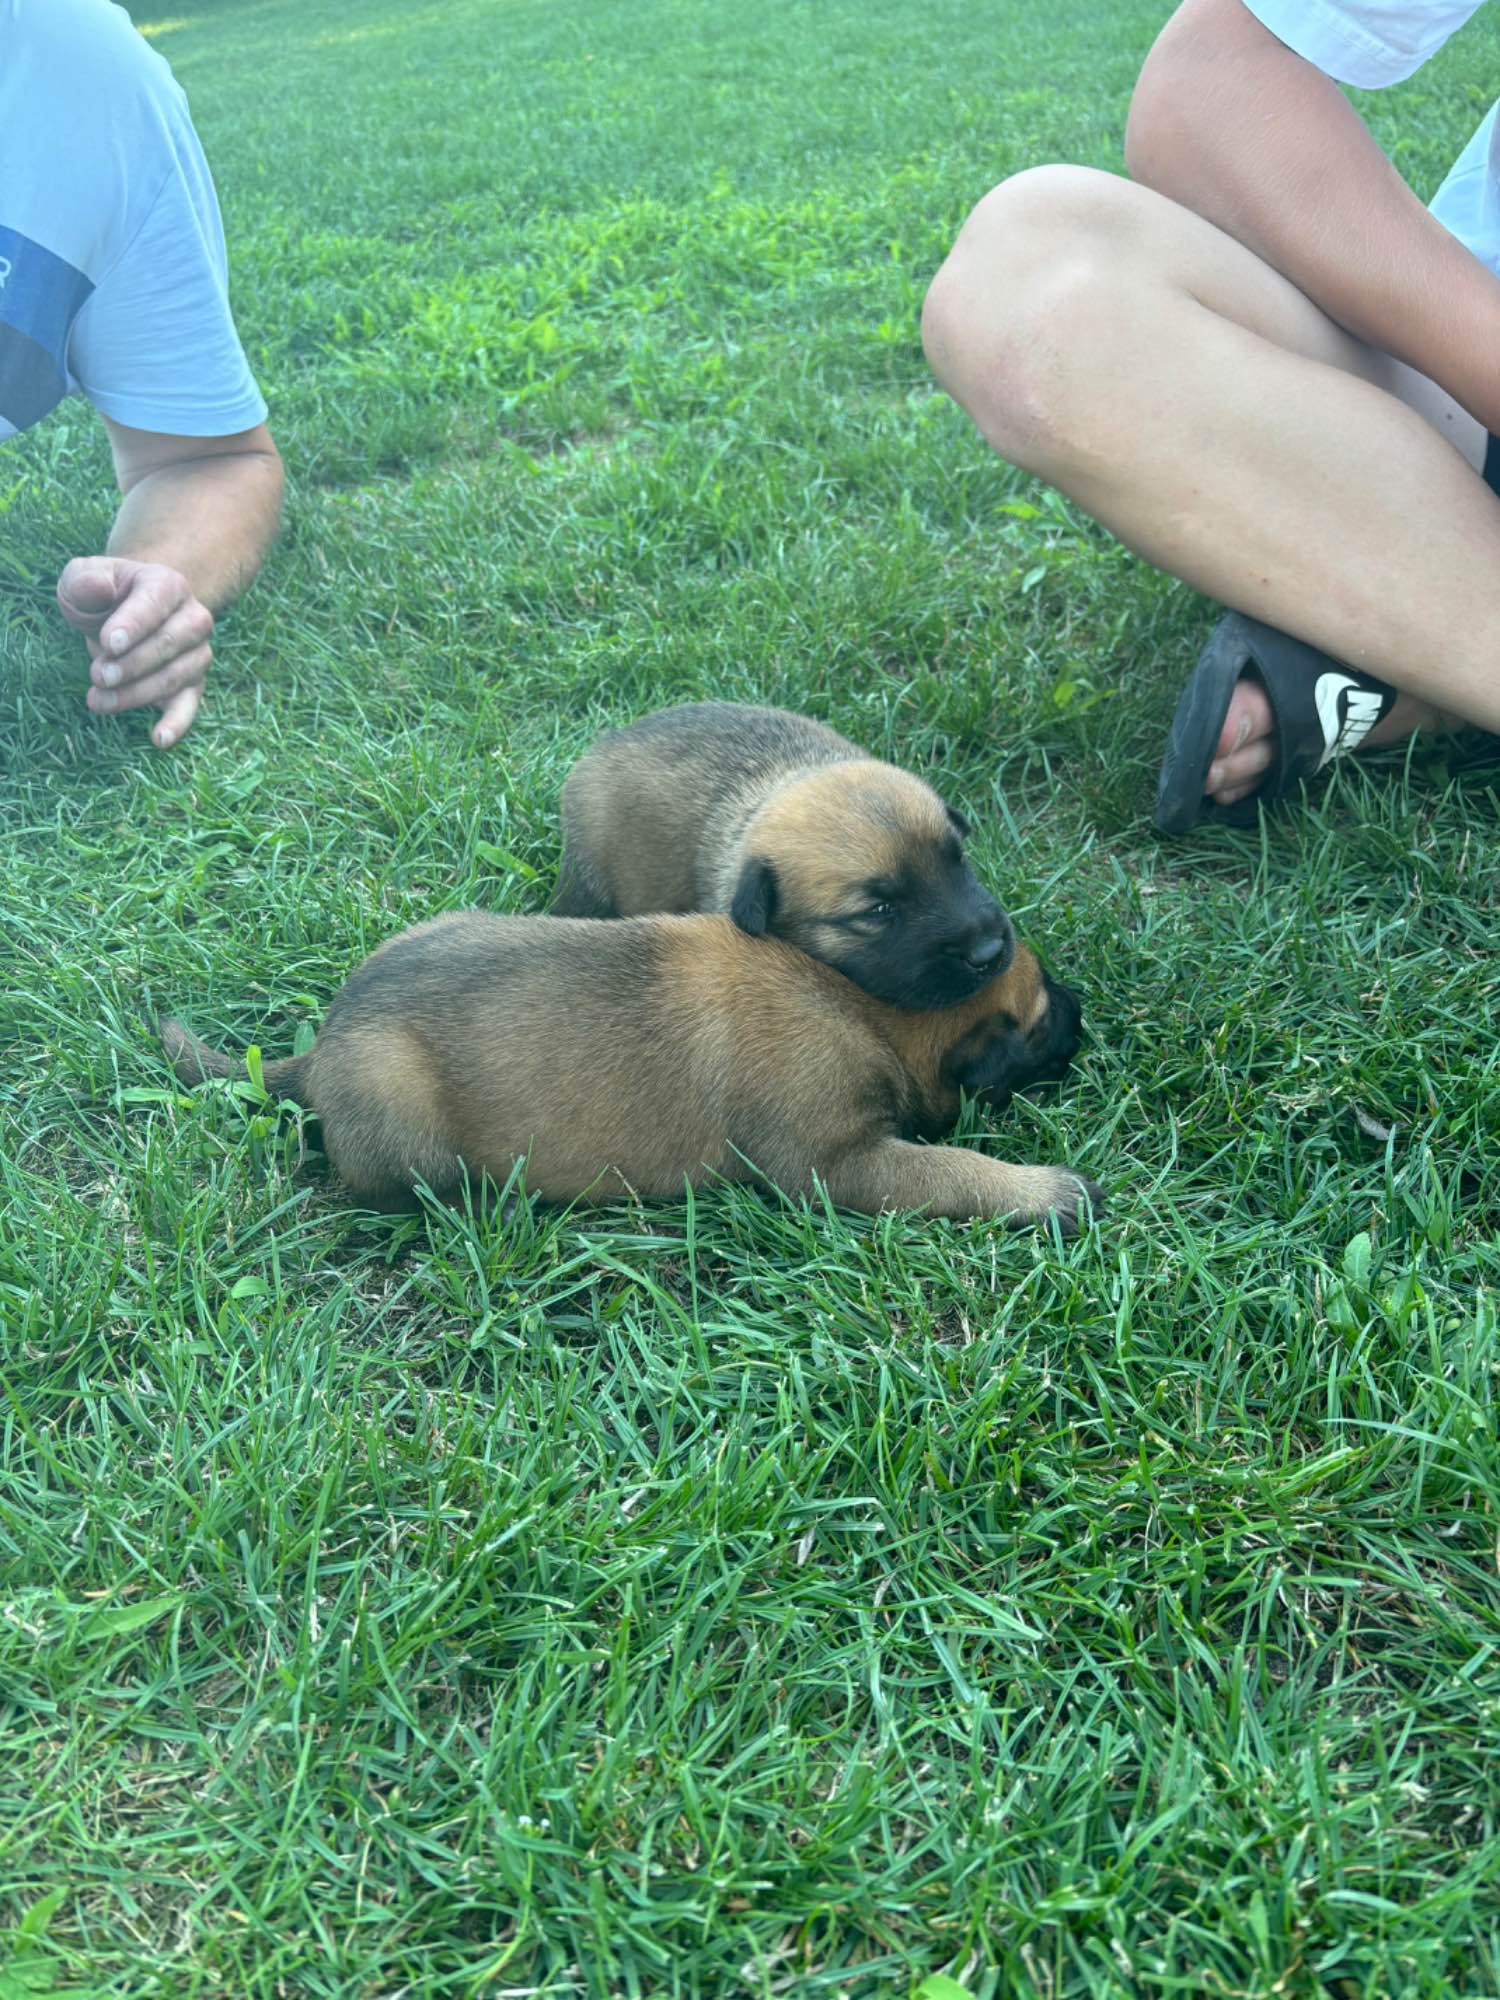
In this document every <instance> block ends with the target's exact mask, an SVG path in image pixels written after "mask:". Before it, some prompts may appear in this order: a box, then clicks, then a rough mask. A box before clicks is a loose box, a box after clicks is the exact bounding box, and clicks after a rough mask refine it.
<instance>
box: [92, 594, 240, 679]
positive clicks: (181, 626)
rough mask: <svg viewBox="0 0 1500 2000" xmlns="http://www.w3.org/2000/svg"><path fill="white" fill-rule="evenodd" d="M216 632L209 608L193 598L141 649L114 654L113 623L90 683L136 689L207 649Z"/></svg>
mask: <svg viewBox="0 0 1500 2000" xmlns="http://www.w3.org/2000/svg"><path fill="white" fill-rule="evenodd" d="M213 629H214V615H213V613H212V612H211V611H210V610H209V608H208V606H207V605H206V604H200V603H199V602H198V600H197V598H196V597H190V598H189V599H188V600H187V602H186V603H185V604H181V605H179V606H178V607H177V609H176V610H175V611H173V612H172V613H171V614H170V615H169V617H168V618H167V619H166V622H165V623H164V624H162V625H159V626H158V627H157V628H156V630H155V631H154V632H148V633H147V634H146V636H145V637H144V638H143V639H142V640H141V642H140V644H139V645H136V646H132V647H131V648H130V650H129V651H128V652H119V651H115V652H111V651H110V650H109V641H110V639H111V638H112V637H113V635H114V630H115V621H114V620H113V619H111V620H110V622H109V624H108V625H107V626H106V627H105V630H104V641H105V649H104V651H103V652H102V654H101V656H100V658H99V659H98V660H96V661H95V663H94V666H93V669H92V672H91V674H90V679H91V680H92V681H93V683H94V686H95V687H100V688H113V687H119V688H123V687H131V686H134V685H135V684H136V683H137V682H138V681H141V680H143V679H145V678H146V677H147V676H148V675H150V674H154V673H156V672H158V671H159V670H160V669H161V668H162V667H166V666H170V664H171V663H172V661H173V660H174V659H176V658H177V657H178V655H179V654H181V653H190V652H192V651H193V649H194V648H195V647H197V646H203V645H206V644H207V643H208V637H209V634H210V633H211V632H212V631H213Z"/></svg>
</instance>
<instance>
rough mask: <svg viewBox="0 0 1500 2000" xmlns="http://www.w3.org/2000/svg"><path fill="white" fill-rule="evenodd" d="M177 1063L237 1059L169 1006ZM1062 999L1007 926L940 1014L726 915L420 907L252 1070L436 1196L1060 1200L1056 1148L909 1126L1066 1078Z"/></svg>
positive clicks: (181, 1072)
mask: <svg viewBox="0 0 1500 2000" xmlns="http://www.w3.org/2000/svg"><path fill="white" fill-rule="evenodd" d="M161 1032H162V1039H163V1042H164V1044H165V1046H166V1049H167V1052H168V1054H169V1056H170V1057H171V1058H172V1060H173V1063H174V1066H175V1068H176V1071H177V1074H178V1076H179V1077H181V1078H182V1080H183V1081H184V1082H186V1083H195V1082H197V1081H198V1080H199V1079H200V1078H201V1077H203V1076H229V1075H236V1074H241V1073H242V1072H243V1068H244V1065H243V1061H242V1060H241V1059H240V1058H237V1057H230V1056H226V1055H220V1054H218V1053H216V1052H215V1051H213V1050H211V1049H207V1048H205V1047H204V1045H203V1044H202V1043H201V1042H198V1041H196V1040H195V1039H194V1038H193V1037H192V1036H191V1035H189V1034H188V1033H187V1032H186V1030H185V1029H184V1028H182V1027H181V1025H180V1024H179V1023H178V1022H176V1021H173V1020H170V1019H168V1020H164V1021H163V1022H162V1024H161ZM1078 1040H1079V1020H1078V1003H1077V1001H1076V1000H1075V999H1074V997H1073V995H1072V994H1071V993H1069V992H1068V991H1067V989H1066V988H1064V987H1061V986H1058V985H1055V984H1054V983H1053V982H1052V981H1051V980H1050V979H1049V978H1048V977H1047V975H1046V974H1045V973H1044V972H1043V970H1042V968H1041V967H1040V965H1039V964H1038V963H1037V961H1036V959H1035V957H1034V956H1033V955H1032V953H1031V952H1030V951H1028V950H1027V949H1026V947H1025V946H1018V947H1016V948H1015V951H1014V955H1013V958H1012V961H1011V963H1010V965H1009V966H1008V968H1007V969H1006V971H1005V972H1004V973H1002V974H1001V975H999V976H998V977H996V978H992V979H991V980H990V981H989V982H988V984H987V985H986V986H985V987H984V989H983V991H982V992H980V993H978V994H976V995H975V996H973V997H972V998H971V999H969V1000H967V1001H965V1002H961V1003H959V1004H958V1005H956V1006H953V1007H949V1008H946V1009H944V1010H942V1011H939V1012H929V1013H914V1012H911V1011H907V1010H902V1009H899V1008H895V1007H890V1006H886V1005H884V1004H882V1003H881V1002H880V1001H877V1000H874V999H872V998H870V996H869V995H868V994H866V993H863V992H861V991H860V989H859V988H858V987H857V986H855V985H854V984H853V983H852V982H851V981H849V980H848V979H844V978H841V977H840V976H839V975H838V974H837V973H835V972H833V971H831V970H830V969H829V968H828V967H827V966H824V965H820V964H818V963H817V962H816V961H815V960H813V959H810V958H808V957H806V956H805V955H804V954H803V953H802V952H800V951H797V950H795V949H794V948H792V947H791V946H789V945H785V944H781V943H779V942H778V941H776V940H774V939H752V938H749V937H746V936H745V934H744V933H743V932H742V931H740V930H738V929H737V928H736V927H735V926H734V925H733V924H732V923H731V922H729V921H728V920H727V919H726V918H724V917H717V916H669V917H638V918H631V919H626V920H624V921H619V922H610V923H593V922H588V921H566V920H561V919H558V918H555V917H497V916H488V915H483V914H480V913H477V912H473V911H468V912H462V913H459V914H455V915H450V916H446V917H438V918H436V919H434V920H433V921H432V922H431V923H426V924H419V925H418V926H417V927H416V928H415V929H414V930H409V931H404V932H402V934H401V935H400V936H398V937H395V938H393V939H391V941H390V942H389V943H388V944H385V945H382V946H381V948H380V949H379V950H378V951H376V952H375V953H374V954H373V955H372V956H371V957H370V958H368V959H366V960H365V962H364V964H363V965H361V966H360V967H359V968H358V969H357V970H356V971H355V973H354V974H353V975H352V977H351V978H350V979H349V980H348V982H347V983H346V984H345V986H344V987H343V989H342V991H341V992H340V993H339V994H338V995H337V996H336V998H335V999H334V1001H333V1004H332V1006H331V1007H330V1009H329V1012H328V1016H327V1019H326V1020H325V1021H324V1023H323V1027H322V1030H321V1032H320V1033H319V1035H318V1038H317V1041H316V1043H315V1044H314V1046H313V1047H312V1048H311V1049H310V1050H309V1051H308V1052H307V1054H306V1055H303V1056H297V1057H293V1058H292V1059H290V1060H289V1061H283V1062H268V1063H266V1064H265V1067H264V1074H265V1081H266V1085H267V1087H268V1089H269V1090H271V1091H272V1092H273V1093H275V1094H277V1095H286V1096H290V1097H293V1098H295V1099H296V1100H298V1101H299V1102H301V1103H303V1104H306V1105H307V1106H309V1107H310V1109H311V1110H312V1111H314V1112H315V1113H316V1115H317V1117H318V1119H319V1120H320V1122H321V1124H322V1128H323V1142H324V1146H325V1149H326V1151H327V1153H328V1156H329V1158H330V1159H331V1160H332V1162H333V1164H334V1166H335V1167H336V1168H337V1169H338V1171H339V1173H340V1174H341V1175H342V1177H343V1179H344V1181H345V1182H346V1184H347V1186H348V1187H349V1189H350V1191H351V1193H352V1194H354V1195H355V1196H356V1197H357V1198H359V1199H360V1200H363V1201H366V1202H369V1203H372V1204H374V1205H376V1206H380V1207H397V1206H403V1205H406V1204H408V1203H409V1202H410V1199H411V1190H412V1187H413V1185H414V1183H416V1182H425V1183H426V1184H427V1186H429V1187H430V1188H431V1189H432V1190H433V1191H434V1192H435V1193H436V1194H438V1195H440V1196H442V1195H449V1194H452V1193H454V1192H455V1191H456V1190H457V1189H458V1188H459V1186H460V1185H461V1184H462V1181H463V1177H464V1173H465V1170H467V1171H468V1172H469V1173H471V1174H473V1175H474V1176H475V1177H476V1178H477V1177H478V1176H479V1175H480V1174H487V1175H488V1176H489V1177H490V1179H491V1180H493V1181H495V1182H497V1183H503V1182H504V1181H505V1179H506V1178H507V1177H508V1175H509V1174H510V1172H511V1170H512V1168H513V1167H514V1166H515V1164H516V1162H517V1161H518V1160H520V1159H521V1158H523V1157H525V1159H526V1161H527V1167H526V1175H527V1185H528V1187H529V1188H530V1189H531V1191H532V1192H533V1193H536V1194H539V1195H541V1196H543V1197H544V1198H546V1199H548V1200H558V1201H567V1200H575V1199H582V1200H587V1201H607V1200H611V1199H614V1198H617V1197H618V1196H620V1195H621V1194H624V1193H626V1192H635V1193H637V1194H640V1195H656V1196H666V1197H672V1196H680V1195H681V1193H682V1191H683V1187H684V1184H685V1183H690V1184H692V1185H694V1186H699V1185H703V1184H705V1183H707V1182H709V1181H714V1180H719V1181H746V1182H752V1183H760V1184H762V1185H770V1186H774V1187H778V1188H782V1189H784V1190H786V1191H787V1192H789V1193H794V1194H803V1193H808V1192H811V1190H812V1188H813V1185H814V1180H815V1178H816V1180H818V1181H820V1182H821V1183H822V1185H823V1186H824V1187H825V1188H826V1189H827V1191H828V1193H829V1195H830V1196H831V1197H832V1199H833V1200H834V1201H836V1202H838V1203H840V1204H842V1205H843V1206H845V1207H847V1208H854V1209H863V1210H866V1211H870V1212H874V1211H877V1210H881V1209H915V1210H920V1211H923V1212H925V1213H927V1214H929V1215H948V1216H976V1215H990V1216H1005V1217H1009V1218H1011V1219H1013V1220H1014V1221H1017V1222H1029V1221H1037V1220H1041V1219H1043V1218H1045V1217H1047V1216H1051V1215H1056V1217H1057V1218H1058V1221H1059V1223H1060V1224H1061V1226H1062V1227H1063V1228H1064V1229H1065V1230H1072V1229H1073V1228H1074V1227H1075V1226H1076V1221H1077V1216H1078V1212H1079V1210H1080V1208H1081V1207H1082V1206H1084V1205H1085V1204H1087V1203H1096V1202H1097V1190H1096V1189H1094V1188H1093V1187H1092V1186H1091V1184H1090V1183H1088V1182H1087V1181H1085V1180H1083V1179H1082V1178H1080V1177H1079V1176H1078V1175H1076V1174H1073V1173H1069V1172H1067V1171H1065V1170H1064V1169H1061V1168H1056V1167H1031V1166H1010V1165H1007V1164H1005V1163H1004V1162H1002V1161H999V1160H993V1159H990V1158H988V1157H987V1156H986V1155H984V1154H982V1153H977V1152H970V1151H968V1150H967V1149H964V1148H961V1147H953V1146H932V1145H918V1144H915V1143H913V1142H914V1141H915V1140H916V1139H918V1138H929V1137H934V1136H936V1135H937V1134H939V1133H941V1132H944V1131H946V1130H947V1129H948V1128H949V1127H950V1126H951V1125H952V1123H953V1120H954V1118H955V1116H956V1115H957V1112H958V1107H959V1092H960V1090H961V1089H963V1090H969V1091H972V1092H975V1093H980V1094H984V1095H987V1096H990V1097H992V1098H996V1097H998V1098H1004V1097H1006V1096H1008V1095H1009V1094H1010V1093H1011V1092H1013V1091H1015V1090H1017V1089H1020V1088H1022V1087H1023V1086H1024V1085H1026V1084H1029V1083H1033V1082H1036V1081H1039V1080H1041V1079H1043V1078H1046V1077H1053V1076H1057V1075H1060V1074H1061V1073H1062V1071H1063V1069H1064V1068H1066V1066H1067V1064H1068V1062H1069V1061H1070V1060H1071V1058H1072V1056H1073V1053H1074V1051H1075V1049H1076V1048H1077V1045H1078Z"/></svg>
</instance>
